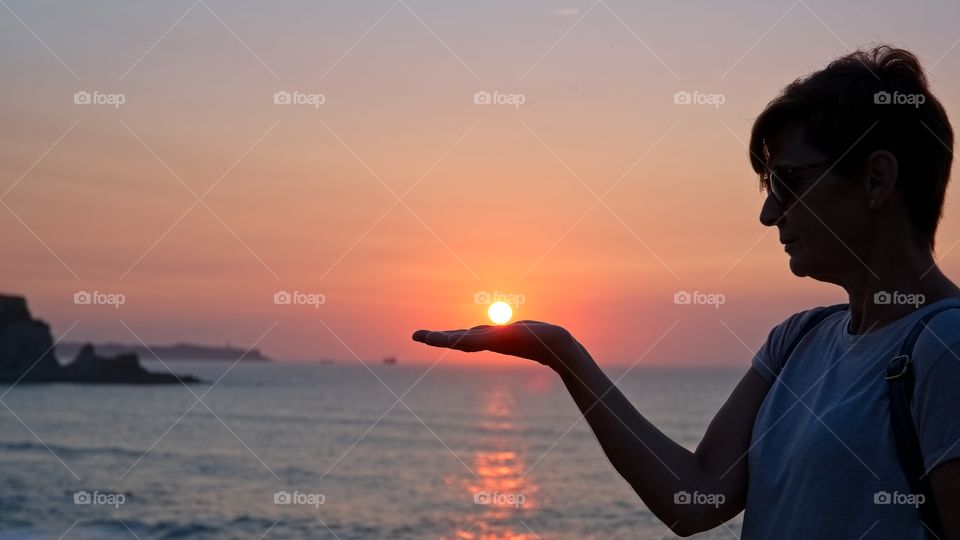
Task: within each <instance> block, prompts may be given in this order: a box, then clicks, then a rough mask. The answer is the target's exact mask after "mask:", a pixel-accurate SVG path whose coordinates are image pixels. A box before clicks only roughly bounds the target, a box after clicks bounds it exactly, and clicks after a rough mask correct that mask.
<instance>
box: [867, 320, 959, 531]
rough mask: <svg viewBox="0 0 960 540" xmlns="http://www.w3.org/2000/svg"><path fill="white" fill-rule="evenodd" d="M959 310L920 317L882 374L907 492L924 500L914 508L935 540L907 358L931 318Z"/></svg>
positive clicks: (936, 524) (937, 526) (935, 520)
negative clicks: (908, 488) (885, 383)
mask: <svg viewBox="0 0 960 540" xmlns="http://www.w3.org/2000/svg"><path fill="white" fill-rule="evenodd" d="M958 307H960V306H944V307H941V308H939V309H936V310H933V311H931V312H929V313H927V314H925V315H924V316H923V318H921V319H920V320H919V321H917V323H916V324H915V325H914V326H913V329H911V330H910V333H909V334H908V335H907V339H906V340H904V342H903V345H902V346H901V347H900V354H898V355H897V356H895V357H893V359H891V360H890V363H889V364H888V365H887V370H886V374H885V378H886V380H887V389H888V391H889V396H890V421H891V423H892V425H893V437H894V439H895V440H896V443H897V457H898V458H899V459H900V466H901V468H902V469H903V471H904V472H905V473H906V475H907V481H908V482H909V484H910V491H912V494H913V495H917V496H918V497H917V499H918V502H920V501H919V499H920V497H919V496H920V495H922V496H923V501H922V502H920V504H919V506H918V508H917V509H918V510H919V512H920V521H921V522H922V524H923V526H924V527H926V529H927V532H928V533H929V534H930V535H933V537H934V538H943V534H944V533H943V525H942V524H941V523H940V515H939V514H938V513H937V507H936V503H935V502H934V500H933V488H932V486H931V485H930V477H929V476H927V473H926V471H925V470H924V466H923V453H922V452H921V450H920V438H919V436H918V435H917V429H916V426H915V425H914V423H913V415H912V412H911V408H910V404H911V402H912V401H913V386H914V376H913V362H912V361H911V359H910V356H911V355H912V354H913V347H914V345H916V342H917V338H918V337H920V333H921V332H923V330H924V329H925V328H926V327H927V323H928V322H929V321H930V319H932V318H933V317H934V315H937V314H938V313H940V312H942V311H945V310H947V309H956V308H958Z"/></svg>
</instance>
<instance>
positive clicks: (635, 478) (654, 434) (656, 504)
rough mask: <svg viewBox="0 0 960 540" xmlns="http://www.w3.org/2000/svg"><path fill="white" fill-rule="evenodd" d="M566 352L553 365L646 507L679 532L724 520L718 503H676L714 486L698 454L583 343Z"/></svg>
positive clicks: (609, 455) (607, 452)
mask: <svg viewBox="0 0 960 540" xmlns="http://www.w3.org/2000/svg"><path fill="white" fill-rule="evenodd" d="M564 356H565V358H563V359H562V360H563V361H562V363H561V364H562V365H560V366H559V367H556V368H555V370H556V371H557V372H558V373H559V374H560V377H561V379H562V380H563V382H564V384H565V385H566V387H567V390H568V391H569V392H570V395H571V396H572V397H573V400H574V401H575V402H576V404H577V407H579V408H580V411H581V412H582V413H583V415H584V417H585V418H586V420H587V422H588V423H589V425H590V427H591V429H593V432H594V434H595V435H596V437H597V440H598V441H599V442H600V446H601V447H602V448H603V451H604V453H605V454H606V455H607V458H608V459H609V460H610V462H611V463H612V464H613V466H614V468H615V469H616V470H617V472H619V473H620V475H621V476H623V478H624V479H625V480H626V481H627V482H628V483H629V484H630V486H631V487H632V488H633V489H634V491H635V492H636V493H637V495H639V496H640V498H641V499H642V500H643V502H644V503H645V504H646V505H647V507H648V508H649V509H650V510H651V511H652V512H653V513H654V514H655V515H656V516H657V517H658V518H659V519H660V520H661V521H663V522H664V523H665V524H666V525H667V526H669V527H670V528H671V529H673V530H674V531H677V532H693V531H696V530H703V529H704V528H709V527H713V526H716V525H718V524H719V523H721V522H722V521H724V519H721V518H720V514H721V512H720V511H719V509H718V508H717V507H716V506H707V505H703V504H677V503H676V500H675V497H676V496H677V494H678V493H681V492H686V493H688V494H692V493H695V492H700V493H711V491H710V490H711V489H712V488H714V487H715V486H716V481H715V477H716V475H715V474H713V472H711V471H707V470H705V469H704V467H703V464H702V463H701V459H700V458H699V457H698V456H697V454H695V453H694V452H691V451H689V450H687V449H686V448H684V447H683V446H681V445H679V444H677V443H676V442H674V441H673V440H671V439H670V438H669V437H668V436H667V435H665V434H664V433H663V432H661V431H660V430H659V429H657V427H656V426H654V425H653V424H652V423H650V422H649V421H648V420H647V419H646V418H644V417H643V415H641V414H640V413H639V412H638V411H637V410H636V408H634V407H633V405H632V404H631V403H630V401H629V400H627V398H626V397H625V396H624V395H623V393H621V392H620V390H619V389H618V388H617V387H616V386H615V385H614V383H613V382H612V381H611V380H610V379H609V378H608V377H607V376H606V375H605V374H604V373H603V371H602V370H601V369H600V368H599V367H598V366H597V364H596V363H595V362H594V361H593V359H592V358H591V357H590V355H589V354H588V353H587V352H586V351H585V350H583V348H582V347H580V346H579V345H577V346H576V347H572V348H571V349H570V351H567V352H566V353H565V354H564ZM706 524H709V525H706Z"/></svg>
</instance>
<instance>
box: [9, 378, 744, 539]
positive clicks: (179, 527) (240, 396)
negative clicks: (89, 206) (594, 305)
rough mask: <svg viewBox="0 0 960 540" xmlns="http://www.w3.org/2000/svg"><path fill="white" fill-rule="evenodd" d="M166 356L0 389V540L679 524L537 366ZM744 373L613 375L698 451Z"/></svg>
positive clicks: (653, 528)
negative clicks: (123, 377)
mask: <svg viewBox="0 0 960 540" xmlns="http://www.w3.org/2000/svg"><path fill="white" fill-rule="evenodd" d="M143 363H144V365H145V367H147V368H148V369H150V370H154V371H166V368H165V367H164V365H161V364H160V363H158V362H156V361H155V360H154V361H144V362H143ZM166 364H167V365H169V366H170V368H171V369H173V370H174V371H175V372H179V373H188V374H192V375H195V376H198V377H200V378H202V379H203V380H204V382H203V383H197V384H190V385H181V384H174V385H162V386H138V385H79V384H59V383H58V384H22V383H21V384H17V385H14V386H10V385H6V386H3V387H0V404H2V406H0V455H2V461H0V463H2V465H0V538H2V539H7V538H17V539H20V538H23V539H35V538H64V539H112V538H125V539H143V540H146V539H180V538H196V539H210V540H213V539H218V540H219V539H240V538H252V539H280V538H327V539H342V540H347V539H367V538H377V539H378V538H386V539H414V538H416V539H420V538H436V539H458V540H481V539H482V540H494V539H515V540H528V539H554V538H556V539H645V538H650V539H660V538H675V536H674V535H673V534H672V533H671V532H670V531H669V529H667V527H666V526H664V525H663V524H662V523H661V522H660V521H659V520H657V518H656V517H655V516H654V515H653V514H652V513H650V512H649V511H648V510H647V508H646V507H645V506H644V504H643V503H642V501H640V499H639V498H638V497H637V496H636V494H635V493H634V492H633V490H632V489H631V488H630V487H629V486H628V485H627V483H626V482H625V481H624V480H623V479H622V478H621V477H620V476H619V475H618V474H617V472H616V471H615V470H614V468H613V467H612V465H611V464H610V462H609V461H608V460H607V458H606V457H605V456H604V454H603V452H602V450H601V448H600V446H599V444H598V443H597V441H596V439H595V438H594V436H593V434H592V432H591V431H590V429H589V427H588V426H587V424H586V422H585V421H584V420H583V419H582V417H581V415H580V414H579V411H578V410H577V408H576V406H575V405H574V403H573V401H572V399H571V398H570V397H569V395H568V394H567V392H566V389H565V388H564V386H563V384H562V383H561V381H560V379H559V377H558V376H557V375H556V374H554V373H553V372H552V371H550V370H549V369H547V368H544V367H541V366H539V365H529V364H523V363H522V362H519V361H518V362H517V365H515V366H514V365H497V366H485V365H452V364H449V363H439V364H434V365H431V364H429V363H426V364H412V363H402V362H401V363H398V364H396V365H385V364H382V363H379V362H377V363H370V362H368V363H366V364H361V363H357V362H349V363H348V362H343V363H334V364H319V363H308V362H299V363H298V362H270V363H266V362H242V363H239V364H233V363H231V362H224V361H182V360H178V361H168V362H166ZM745 371H746V366H744V367H743V368H684V369H675V368H651V367H635V368H633V369H630V370H625V369H624V368H619V369H618V368H611V369H610V370H609V374H610V376H611V378H613V379H615V380H619V383H618V384H619V386H620V388H621V389H622V390H623V392H624V393H625V394H626V395H627V397H628V398H630V399H631V401H632V402H633V403H634V404H635V405H636V406H637V407H638V409H639V410H640V411H641V412H642V413H643V414H644V415H645V416H646V417H647V418H648V419H650V420H651V421H652V422H653V423H654V424H655V425H656V426H658V427H659V428H660V429H661V430H662V431H663V432H665V433H666V434H667V435H669V436H670V437H672V438H673V439H674V440H675V441H677V442H678V443H680V444H682V445H684V446H685V447H687V448H689V449H691V450H692V449H694V448H695V447H696V445H697V443H698V442H699V440H700V438H701V437H702V435H703V433H704V431H705V430H706V427H707V425H708V423H709V422H710V419H711V418H712V417H713V415H714V414H715V412H716V411H717V409H718V408H719V407H720V405H721V404H722V403H723V401H724V400H725V399H726V397H727V396H728V395H729V393H730V391H731V390H732V389H733V387H734V386H735V385H736V382H737V381H738V379H739V378H740V376H741V375H742V374H743V373H744V372H745ZM740 519H741V517H740V516H738V517H737V518H734V519H733V520H731V521H730V522H728V523H727V524H725V525H724V526H721V527H719V528H717V529H714V530H712V531H708V532H705V533H702V534H700V535H697V536H696V538H704V539H706V538H710V539H714V538H717V539H719V538H724V539H730V538H737V537H738V535H739V533H740Z"/></svg>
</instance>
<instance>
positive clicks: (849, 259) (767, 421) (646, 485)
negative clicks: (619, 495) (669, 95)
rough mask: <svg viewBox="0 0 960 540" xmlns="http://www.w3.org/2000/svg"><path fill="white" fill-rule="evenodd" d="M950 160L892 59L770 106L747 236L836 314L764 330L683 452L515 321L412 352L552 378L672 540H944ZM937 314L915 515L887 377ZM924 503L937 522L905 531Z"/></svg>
mask: <svg viewBox="0 0 960 540" xmlns="http://www.w3.org/2000/svg"><path fill="white" fill-rule="evenodd" d="M952 147H953V129H952V127H951V126H950V122H949V120H948V118H947V115H946V113H945V111H944V109H943V107H942V106H941V105H940V103H939V101H938V100H937V99H936V98H935V97H934V96H933V94H932V93H931V92H930V90H929V87H928V85H927V81H926V77H925V75H924V73H923V70H922V68H921V67H920V64H919V62H918V60H917V59H916V57H914V56H913V55H912V54H911V53H909V52H907V51H905V50H901V49H894V48H891V47H887V46H882V47H878V48H875V49H873V50H870V51H857V52H855V53H853V54H850V55H847V56H844V57H841V58H839V59H837V60H836V61H834V62H832V63H831V64H830V65H828V66H827V67H826V68H824V69H823V70H821V71H818V72H816V73H813V74H811V75H809V76H808V77H805V78H802V79H799V80H797V81H795V82H793V83H792V84H790V85H789V86H787V87H786V88H785V89H784V91H783V92H782V93H781V95H780V96H779V97H777V98H776V99H774V100H773V101H772V102H770V103H769V104H768V105H767V107H766V109H765V110H764V111H763V113H762V114H761V115H760V116H759V117H758V118H757V120H756V121H755V123H754V126H753V130H752V134H751V141H750V162H751V164H752V166H753V169H754V170H755V171H756V172H757V173H758V174H759V175H760V185H761V188H762V189H763V190H765V192H766V193H767V198H766V201H765V202H764V205H763V208H762V210H761V213H760V222H761V223H762V224H763V225H766V226H768V227H769V226H776V227H777V229H778V230H779V235H780V241H781V242H782V243H784V246H785V250H786V252H787V253H788V254H789V257H790V269H791V271H792V272H793V273H794V274H795V275H797V276H800V277H803V276H809V277H812V278H814V279H817V280H820V281H825V282H828V283H834V284H836V285H839V286H841V287H843V288H844V289H845V290H846V293H847V296H848V298H849V304H848V305H847V306H837V308H838V309H833V310H828V309H827V308H815V309H811V310H808V311H804V312H800V313H797V314H794V315H792V316H791V317H789V318H788V319H787V320H785V321H783V322H782V323H781V324H779V325H777V326H776V327H775V328H773V330H772V331H771V332H770V334H769V336H768V338H767V340H766V342H765V343H764V345H763V346H762V348H761V349H760V351H759V352H758V353H757V354H756V356H755V357H754V358H753V360H752V363H751V367H750V369H749V370H747V373H746V374H745V375H744V376H743V378H742V379H741V380H740V382H739V384H738V385H737V386H736V388H735V389H734V390H733V393H732V394H731V395H730V397H729V398H728V399H727V401H726V403H725V404H724V405H723V407H721V409H720V410H719V412H718V413H717V414H716V416H715V417H714V419H713V421H712V422H711V423H710V426H709V428H708V429H707V432H706V434H705V435H704V437H703V440H702V441H701V443H700V444H699V446H698V447H697V449H696V451H695V452H690V451H689V450H687V449H686V448H684V447H682V446H680V445H679V444H677V443H675V442H674V441H672V440H671V439H670V438H668V437H667V436H666V435H664V434H663V433H662V432H660V431H659V430H658V429H657V428H656V426H654V425H653V424H651V423H650V422H649V421H648V420H647V419H646V418H644V417H643V415H641V414H640V413H639V412H638V411H637V410H636V409H635V408H634V407H633V406H632V405H631V404H630V402H629V401H628V400H627V399H626V398H625V397H624V396H623V394H621V393H620V391H619V390H618V389H617V388H616V387H615V386H614V385H613V383H611V381H610V379H608V378H607V376H606V375H604V373H603V372H602V371H601V370H600V368H599V367H598V366H597V364H596V363H595V362H594V360H593V359H592V358H591V357H590V354H589V353H588V352H587V351H586V349H584V347H583V346H581V345H580V344H579V343H578V342H577V340H576V339H574V338H573V337H572V336H571V335H570V333H569V332H567V331H566V330H565V329H563V328H560V327H558V326H554V325H550V324H546V323H542V322H535V321H519V322H515V323H512V324H509V325H504V326H497V327H491V326H478V327H474V328H471V329H469V330H452V331H427V330H418V331H417V332H415V333H414V334H413V339H414V340H416V341H419V342H423V343H426V344H428V345H433V346H437V347H448V348H453V349H458V350H462V351H467V352H473V351H481V350H489V351H494V352H499V353H503V354H508V355H512V356H518V357H521V358H528V359H531V360H535V361H537V362H540V363H542V364H545V365H547V366H548V367H550V368H552V369H554V370H555V371H556V372H557V373H558V374H559V375H560V377H561V379H562V380H563V382H564V383H565V385H566V387H567V389H568V390H569V392H570V395H571V396H572V397H573V399H574V401H575V402H576V404H577V406H578V407H579V408H580V410H581V411H582V412H583V414H584V416H585V417H586V419H587V420H588V422H589V424H590V427H591V428H592V429H593V432H594V433H595V434H596V436H597V439H599V441H600V444H601V446H602V448H603V451H604V452H605V453H606V455H607V457H608V458H609V459H610V461H611V462H612V464H613V466H614V467H615V468H616V469H617V471H618V472H619V473H620V474H621V475H622V476H623V478H624V479H626V480H627V482H629V483H630V485H631V486H632V487H633V489H634V491H636V493H637V495H639V496H640V498H641V499H642V500H643V502H644V503H645V504H646V505H647V507H649V508H650V510H651V511H652V512H653V513H654V514H656V516H657V517H658V518H659V519H660V520H662V521H663V522H664V523H665V524H666V525H667V526H669V527H670V529H671V530H673V531H674V532H675V533H676V534H679V535H681V536H687V535H691V534H694V533H697V532H701V531H705V530H708V529H711V528H713V527H716V526H718V525H720V524H722V523H724V522H725V521H727V520H729V519H730V518H732V517H734V516H735V515H737V514H738V513H740V512H741V511H745V514H744V520H743V538H744V539H753V538H763V539H767V538H804V539H806V538H898V539H911V538H915V539H920V538H925V537H927V535H932V533H936V534H937V535H938V536H941V537H946V538H960V460H958V459H957V458H960V420H958V418H957V416H956V409H955V405H954V403H955V400H954V396H955V394H954V392H957V391H960V309H945V308H960V288H958V287H957V285H955V284H954V283H953V282H952V281H951V280H950V279H948V278H947V277H946V276H945V275H944V274H943V273H942V272H941V271H940V270H939V268H937V265H936V263H935V261H934V258H933V248H934V237H935V234H936V229H937V225H938V223H939V220H940V216H941V213H942V207H943V202H944V194H945V191H946V186H947V182H948V180H949V175H950V167H951V163H952ZM941 309H943V311H940V310H941ZM934 312H936V313H935V315H936V316H934V317H933V318H932V319H930V321H929V323H928V325H927V326H926V327H925V328H924V329H923V331H922V332H921V333H920V335H919V337H918V338H917V340H916V344H915V347H914V348H913V354H912V364H911V365H912V368H911V369H912V372H911V373H912V375H913V381H912V384H911V386H910V387H909V389H910V390H911V391H912V393H913V396H912V401H909V402H907V401H905V402H904V403H908V405H905V409H904V410H906V411H908V412H907V415H906V417H907V420H906V422H907V424H908V426H909V424H911V422H910V421H911V420H912V424H913V426H909V427H911V428H913V429H914V430H915V440H917V441H919V447H920V451H919V453H918V456H917V459H918V460H920V459H921V458H920V454H922V462H923V463H922V468H923V472H924V473H925V474H924V475H923V476H924V477H925V478H927V479H928V482H929V486H930V489H931V491H932V493H930V494H929V496H932V498H933V499H934V501H924V500H921V499H923V497H924V494H923V493H916V492H912V491H911V483H910V482H909V481H908V475H907V473H906V472H905V469H904V463H905V462H904V461H902V459H904V458H903V456H902V452H901V453H898V452H900V451H899V450H898V442H897V440H896V437H897V436H898V433H895V431H898V432H899V433H905V431H903V430H902V429H896V430H895V428H894V427H893V422H892V421H891V415H892V414H893V410H894V409H896V407H894V406H893V404H892V402H891V397H890V396H891V395H892V394H891V393H890V392H891V391H890V386H889V385H890V384H891V382H890V381H887V380H885V377H884V374H885V372H886V370H887V368H888V363H889V361H890V359H891V358H892V357H894V356H895V355H896V354H897V351H898V350H899V348H900V347H901V346H902V344H903V342H904V340H905V339H906V337H907V334H908V333H909V332H910V330H911V329H912V328H913V327H914V325H915V324H916V323H917V322H918V321H919V320H920V319H921V318H922V317H923V316H924V315H925V314H930V313H934ZM801 338H802V339H801ZM788 351H789V352H788ZM787 356H789V358H790V362H789V364H787V363H786V357H787ZM914 426H915V427H914ZM901 428H902V425H901ZM691 494H695V495H697V496H692V495H691ZM699 501H705V502H707V503H708V504H698V502H699ZM718 503H719V504H718ZM925 503H929V505H928V506H926V508H927V510H928V511H932V512H933V516H934V517H935V518H939V522H940V523H939V524H937V523H934V522H933V521H931V520H930V519H928V518H924V519H923V520H921V513H920V512H918V507H921V506H922V505H924V504H925Z"/></svg>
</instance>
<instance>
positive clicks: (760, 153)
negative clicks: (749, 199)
mask: <svg viewBox="0 0 960 540" xmlns="http://www.w3.org/2000/svg"><path fill="white" fill-rule="evenodd" d="M793 122H796V123H797V124H799V125H801V126H802V127H803V128H804V129H805V133H806V136H807V140H808V141H809V143H810V144H811V145H812V146H813V147H814V148H817V149H818V150H820V151H821V152H825V153H826V154H827V155H828V156H830V157H831V159H840V161H839V163H837V165H836V167H837V170H838V171H839V172H840V173H841V174H850V173H852V172H853V171H854V170H855V168H856V167H857V166H858V165H860V164H861V163H862V162H863V159H865V158H866V157H867V156H869V155H870V153H871V152H873V151H875V150H888V151H890V152H891V153H893V155H895V156H896V158H897V164H898V178H897V189H898V190H900V191H901V193H903V195H904V200H905V203H906V206H907V213H908V217H909V219H910V222H911V225H912V227H913V233H914V236H915V237H916V239H917V240H918V241H919V242H921V244H922V245H927V246H929V248H930V249H931V250H933V247H934V240H935V236H936V232H937V225H938V224H939V222H940V217H941V215H942V213H943V200H944V195H945V193H946V189H947V182H948V181H949V180H950V166H951V164H952V162H953V128H952V127H951V125H950V120H949V119H948V118H947V113H946V111H945V110H944V109H943V106H942V105H941V104H940V101H939V100H937V98H936V97H934V95H933V94H932V93H931V91H930V88H929V85H928V82H927V77H926V75H925V74H924V71H923V67H921V65H920V61H919V60H918V59H917V57H916V56H914V55H913V54H912V53H910V52H909V51H906V50H904V49H897V48H893V47H890V46H888V45H881V46H879V47H875V48H873V49H870V50H858V51H856V52H853V53H851V54H848V55H846V56H842V57H840V58H838V59H836V60H834V61H833V62H831V63H830V64H829V65H828V66H827V67H825V68H824V69H822V70H820V71H817V72H814V73H812V74H810V75H808V76H806V77H802V78H799V79H797V80H795V81H794V82H792V83H790V84H789V85H787V87H786V88H784V89H783V91H782V92H781V93H780V95H779V96H777V97H776V98H775V99H773V101H771V102H770V103H768V104H767V106H766V108H764V110H763V112H762V113H761V114H760V116H758V117H757V119H756V120H755V121H754V124H753V130H752V132H751V134H750V146H749V149H750V164H751V166H752V167H753V170H754V171H756V172H757V173H758V174H760V175H761V179H760V188H761V189H768V188H769V186H768V185H767V180H766V179H765V178H764V176H763V174H762V173H763V172H764V171H765V169H766V165H767V163H766V160H767V159H769V157H770V155H769V150H768V148H767V141H768V139H769V138H770V137H771V136H772V135H773V134H774V133H775V131H776V130H777V129H780V128H782V127H783V125H784V124H786V123H793ZM841 157H842V159H841Z"/></svg>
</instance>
